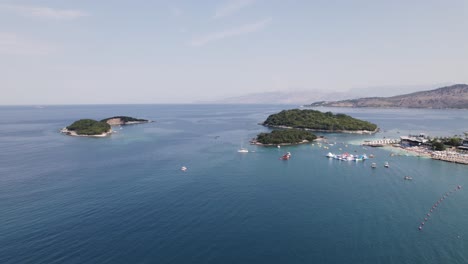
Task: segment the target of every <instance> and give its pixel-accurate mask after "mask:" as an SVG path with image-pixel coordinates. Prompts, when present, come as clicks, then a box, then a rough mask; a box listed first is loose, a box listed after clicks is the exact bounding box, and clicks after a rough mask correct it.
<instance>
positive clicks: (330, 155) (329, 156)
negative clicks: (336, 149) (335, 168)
mask: <svg viewBox="0 0 468 264" xmlns="http://www.w3.org/2000/svg"><path fill="white" fill-rule="evenodd" d="M326 157H327V158H333V157H335V154H333V153H331V152H328V154H327V155H326Z"/></svg>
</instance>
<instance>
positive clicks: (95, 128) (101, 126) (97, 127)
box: [60, 116, 151, 137]
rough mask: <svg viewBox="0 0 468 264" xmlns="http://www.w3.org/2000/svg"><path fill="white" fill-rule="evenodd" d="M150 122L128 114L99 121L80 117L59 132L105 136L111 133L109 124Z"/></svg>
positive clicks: (86, 135)
mask: <svg viewBox="0 0 468 264" xmlns="http://www.w3.org/2000/svg"><path fill="white" fill-rule="evenodd" d="M148 122H151V121H149V120H146V119H138V118H134V117H129V116H114V117H109V118H105V119H103V120H101V121H96V120H94V119H80V120H78V121H75V122H73V124H71V125H69V126H67V127H65V128H63V129H62V130H61V131H60V132H62V133H64V134H66V135H69V136H81V137H106V136H108V135H110V134H112V127H111V126H118V125H131V124H140V123H148Z"/></svg>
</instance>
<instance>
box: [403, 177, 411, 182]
mask: <svg viewBox="0 0 468 264" xmlns="http://www.w3.org/2000/svg"><path fill="white" fill-rule="evenodd" d="M403 179H405V180H408V181H411V180H412V179H413V178H412V177H410V176H405V177H404V178H403Z"/></svg>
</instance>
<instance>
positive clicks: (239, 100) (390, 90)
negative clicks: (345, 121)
mask: <svg viewBox="0 0 468 264" xmlns="http://www.w3.org/2000/svg"><path fill="white" fill-rule="evenodd" d="M447 85H450V84H429V85H400V86H372V87H354V88H352V89H349V90H344V91H330V90H331V89H329V88H328V87H320V88H310V89H306V90H290V91H274V92H273V91H272V92H259V93H250V94H244V95H240V96H235V97H228V98H218V99H214V100H209V101H197V102H196V103H204V104H299V105H304V104H310V102H317V101H331V100H333V101H337V100H345V99H355V98H361V97H364V96H367V97H369V96H377V95H378V96H394V95H398V94H401V93H402V91H405V92H417V91H424V90H429V89H434V88H438V87H442V86H447Z"/></svg>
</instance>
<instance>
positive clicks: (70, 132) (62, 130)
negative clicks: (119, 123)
mask: <svg viewBox="0 0 468 264" xmlns="http://www.w3.org/2000/svg"><path fill="white" fill-rule="evenodd" d="M60 133H62V134H65V135H67V136H72V137H98V138H102V137H107V136H110V135H111V134H112V133H114V131H113V130H112V129H111V130H109V131H107V132H104V133H102V134H99V135H78V134H77V133H76V131H73V130H68V129H67V128H66V127H64V128H62V129H61V130H60Z"/></svg>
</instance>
